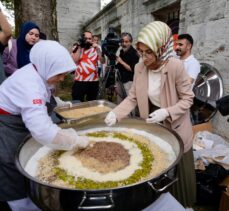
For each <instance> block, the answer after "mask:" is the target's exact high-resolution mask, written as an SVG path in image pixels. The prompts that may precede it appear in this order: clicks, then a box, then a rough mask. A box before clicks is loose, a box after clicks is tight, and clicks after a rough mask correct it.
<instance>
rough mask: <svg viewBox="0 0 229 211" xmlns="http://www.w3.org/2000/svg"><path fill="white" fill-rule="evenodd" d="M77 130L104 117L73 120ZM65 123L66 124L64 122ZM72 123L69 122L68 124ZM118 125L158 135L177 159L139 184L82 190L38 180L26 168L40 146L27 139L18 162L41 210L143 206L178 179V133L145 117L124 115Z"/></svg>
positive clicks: (99, 124) (93, 125) (126, 210)
mask: <svg viewBox="0 0 229 211" xmlns="http://www.w3.org/2000/svg"><path fill="white" fill-rule="evenodd" d="M70 126H71V127H74V128H76V130H83V129H88V128H96V127H105V124H104V123H103V120H94V121H90V122H85V123H82V122H81V124H78V125H77V124H71V125H70ZM63 127H67V126H66V125H63ZM68 127H69V126H68ZM116 127H125V128H135V129H138V130H144V131H146V132H149V133H152V134H154V135H156V136H159V137H160V138H162V139H163V140H164V141H166V142H168V143H169V144H170V145H171V146H172V148H173V150H174V152H175V154H176V160H175V161H174V163H172V164H171V165H170V166H169V167H168V168H167V169H166V170H165V171H163V172H161V174H160V175H157V176H156V177H153V178H151V179H150V180H147V181H142V182H139V183H137V184H133V185H129V186H123V187H118V188H113V189H104V190H79V189H68V188H60V187H57V186H52V185H47V184H44V183H41V182H39V181H38V180H37V179H36V178H33V177H31V176H30V175H28V174H27V173H26V172H25V171H24V167H25V165H26V163H27V161H28V160H29V159H30V158H31V156H32V155H34V153H35V152H36V151H37V150H38V149H39V148H40V147H41V145H40V144H39V143H37V142H36V141H34V140H33V139H32V138H30V139H27V140H25V142H24V143H23V144H22V145H21V146H20V148H19V149H18V152H17V155H16V165H17V167H18V169H19V171H20V172H21V173H22V174H23V175H24V176H25V178H26V184H27V191H28V195H29V196H30V197H31V199H32V200H33V202H34V203H35V204H37V206H38V207H39V208H41V209H42V210H44V211H45V210H47V211H48V210H50V211H55V210H58V211H59V210H60V211H62V210H64V211H75V210H118V211H121V210H123V211H134V210H141V209H143V208H145V207H147V206H148V205H150V204H151V203H153V202H154V201H155V200H156V199H157V197H158V196H159V195H160V194H161V193H162V192H163V191H165V190H167V189H168V187H169V186H171V185H172V184H173V183H174V182H176V180H177V178H176V166H177V163H178V161H179V160H180V157H181V155H182V153H183V144H182V141H181V139H180V138H179V136H177V135H176V134H175V133H174V132H171V131H169V130H168V129H166V128H164V127H163V126H161V125H156V124H146V123H145V121H143V120H136V119H125V120H123V121H122V122H121V123H119V124H117V125H116Z"/></svg>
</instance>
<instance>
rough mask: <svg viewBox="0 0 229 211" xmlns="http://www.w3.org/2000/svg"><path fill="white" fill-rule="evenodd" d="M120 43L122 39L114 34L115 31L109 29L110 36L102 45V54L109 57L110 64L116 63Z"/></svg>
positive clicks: (108, 35)
mask: <svg viewBox="0 0 229 211" xmlns="http://www.w3.org/2000/svg"><path fill="white" fill-rule="evenodd" d="M120 43H121V39H120V38H119V36H118V35H117V34H116V33H115V32H114V29H113V28H109V31H108V34H107V36H106V37H105V39H104V41H103V43H102V52H103V54H105V55H106V56H107V57H108V59H109V60H110V63H115V60H116V52H117V50H118V48H119V45H120Z"/></svg>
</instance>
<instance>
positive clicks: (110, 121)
mask: <svg viewBox="0 0 229 211" xmlns="http://www.w3.org/2000/svg"><path fill="white" fill-rule="evenodd" d="M104 122H105V123H106V124H107V125H108V126H112V125H115V124H116V122H117V117H116V115H115V113H114V112H113V111H110V112H109V113H108V114H107V116H106V118H105V120H104Z"/></svg>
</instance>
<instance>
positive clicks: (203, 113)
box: [190, 63, 223, 125]
mask: <svg viewBox="0 0 229 211" xmlns="http://www.w3.org/2000/svg"><path fill="white" fill-rule="evenodd" d="M200 65H201V71H200V73H199V75H198V77H197V79H196V81H195V84H194V87H193V92H194V94H195V98H194V102H193V105H192V107H191V109H190V110H191V119H192V123H193V125H196V124H201V123H205V122H208V121H209V120H210V119H212V118H213V116H214V115H215V114H216V112H217V108H216V101H217V100H219V99H220V98H221V97H222V96H223V80H222V78H221V76H220V73H219V71H218V70H217V69H216V68H214V67H213V66H211V65H209V64H206V63H201V64H200Z"/></svg>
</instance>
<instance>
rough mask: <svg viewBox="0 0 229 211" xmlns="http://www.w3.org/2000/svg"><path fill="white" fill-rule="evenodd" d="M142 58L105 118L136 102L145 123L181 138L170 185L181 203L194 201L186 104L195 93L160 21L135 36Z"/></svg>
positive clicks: (115, 117) (120, 115) (125, 112)
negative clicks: (161, 126)
mask: <svg viewBox="0 0 229 211" xmlns="http://www.w3.org/2000/svg"><path fill="white" fill-rule="evenodd" d="M137 49H138V51H139V54H140V55H141V58H142V60H141V61H140V62H139V63H138V64H137V65H136V66H135V75H134V81H133V85H132V87H131V90H130V92H129V95H128V96H127V97H126V99H125V100H124V101H123V102H122V103H121V104H120V105H118V106H117V107H116V108H114V109H113V110H112V111H111V112H110V113H109V114H108V115H107V117H106V119H105V122H106V123H107V124H108V125H109V126H111V125H114V124H115V123H116V122H117V121H120V120H121V119H122V118H124V117H126V116H127V115H128V114H129V113H130V112H131V111H132V110H133V109H134V108H135V107H136V106H138V108H139V112H140V117H141V118H144V119H146V121H147V123H159V122H163V124H164V125H165V126H166V127H168V128H171V129H172V130H174V131H176V132H177V133H178V134H179V135H180V137H181V138H182V140H183V143H184V154H183V157H182V159H181V161H180V163H179V166H178V177H179V181H178V183H177V184H176V185H175V186H176V187H175V188H173V189H174V190H173V191H172V193H174V195H175V197H176V198H177V199H178V201H179V202H180V203H182V204H183V206H185V207H188V206H192V205H193V203H194V202H195V192H196V191H195V172H194V163H193V154H192V140H193V133H192V125H191V121H190V116H189V108H190V107H191V105H192V103H193V97H194V94H193V92H192V85H191V83H190V82H189V76H188V75H187V73H186V71H185V70H184V66H183V64H182V62H181V61H180V60H178V59H176V58H174V57H173V39H172V34H171V30H170V28H169V27H168V26H167V25H166V24H165V23H163V22H160V21H154V22H152V23H150V24H148V25H146V26H145V27H144V28H143V29H142V30H141V31H140V33H139V35H138V38H137Z"/></svg>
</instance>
